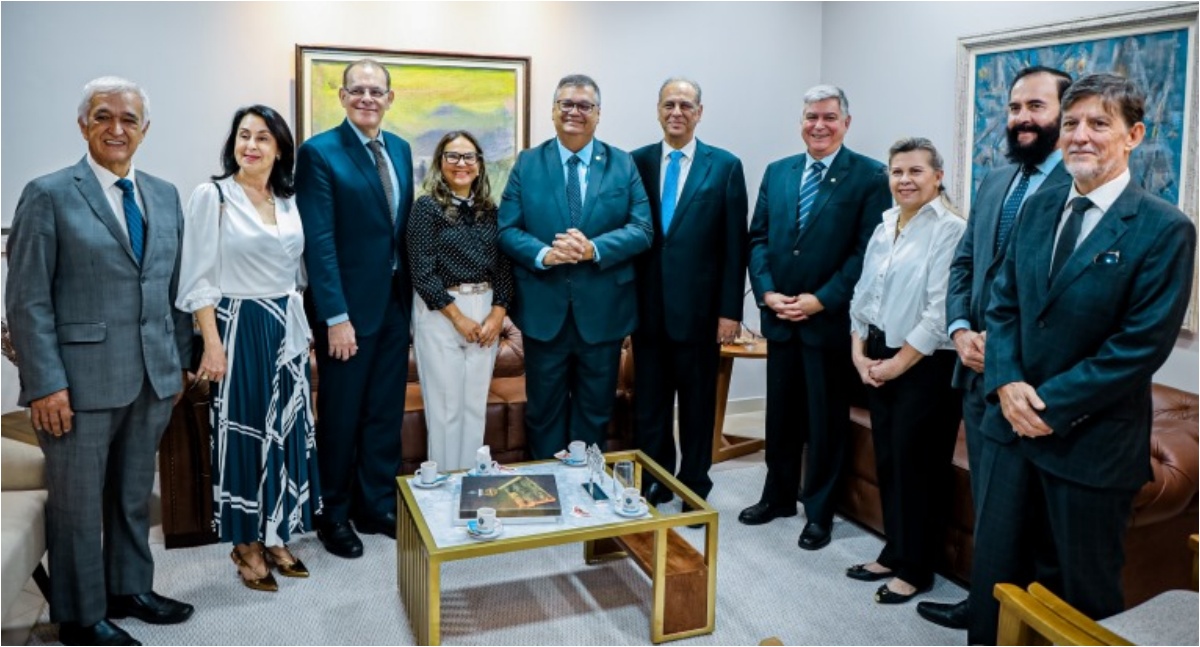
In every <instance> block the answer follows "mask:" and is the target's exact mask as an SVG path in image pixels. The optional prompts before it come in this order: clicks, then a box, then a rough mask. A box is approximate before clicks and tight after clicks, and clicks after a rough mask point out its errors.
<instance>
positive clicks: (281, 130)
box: [212, 104, 296, 198]
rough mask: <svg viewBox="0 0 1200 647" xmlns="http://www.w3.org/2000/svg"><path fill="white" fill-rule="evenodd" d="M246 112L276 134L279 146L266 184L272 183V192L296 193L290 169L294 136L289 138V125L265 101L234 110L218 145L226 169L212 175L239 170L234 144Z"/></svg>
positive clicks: (218, 177) (283, 195)
mask: <svg viewBox="0 0 1200 647" xmlns="http://www.w3.org/2000/svg"><path fill="white" fill-rule="evenodd" d="M246 115H256V116H258V117H259V118H261V119H262V120H263V121H265V122H266V123H267V130H270V131H271V136H272V137H274V138H275V147H276V148H278V149H279V159H277V160H275V165H274V166H272V167H271V177H270V178H269V179H268V180H267V186H270V187H271V193H273V194H275V195H277V196H279V197H281V198H290V197H292V196H293V195H295V193H296V188H295V186H294V185H293V177H294V176H293V172H294V169H295V167H296V140H294V139H292V129H291V128H289V127H288V125H287V122H286V121H284V119H283V117H282V116H281V115H280V114H279V113H278V112H275V110H274V109H272V108H269V107H267V106H264V105H258V104H256V105H253V106H246V107H245V108H240V109H239V110H238V111H237V112H235V113H233V123H232V124H231V125H230V126H229V137H227V138H226V139H225V147H224V148H222V149H221V167H222V168H224V169H225V173H224V174H223V175H214V176H212V179H214V180H223V179H225V178H227V177H229V176H231V175H233V174H234V173H237V172H238V169H239V168H240V167H239V166H238V163H237V157H235V156H234V154H233V147H234V145H235V144H237V135H238V127H239V126H241V125H242V119H243V118H244V117H245V116H246Z"/></svg>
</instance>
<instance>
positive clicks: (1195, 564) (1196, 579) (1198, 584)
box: [1188, 535, 1200, 589]
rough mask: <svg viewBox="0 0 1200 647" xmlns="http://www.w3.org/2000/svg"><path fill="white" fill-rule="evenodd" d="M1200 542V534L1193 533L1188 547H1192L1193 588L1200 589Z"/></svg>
mask: <svg viewBox="0 0 1200 647" xmlns="http://www.w3.org/2000/svg"><path fill="white" fill-rule="evenodd" d="M1198 542H1200V535H1192V536H1191V537H1188V548H1191V549H1192V588H1193V589H1200V554H1198V553H1197V551H1200V547H1197V543H1198Z"/></svg>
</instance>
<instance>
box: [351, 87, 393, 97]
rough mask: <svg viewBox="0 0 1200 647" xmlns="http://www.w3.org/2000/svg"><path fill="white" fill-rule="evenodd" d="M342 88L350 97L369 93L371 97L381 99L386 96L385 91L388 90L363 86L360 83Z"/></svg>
mask: <svg viewBox="0 0 1200 647" xmlns="http://www.w3.org/2000/svg"><path fill="white" fill-rule="evenodd" d="M342 89H343V90H345V91H346V94H348V95H350V96H352V97H361V96H363V95H370V96H371V98H372V99H382V98H384V97H385V96H387V93H388V91H387V90H386V89H384V88H377V87H363V86H361V85H356V86H354V87H352V88H342Z"/></svg>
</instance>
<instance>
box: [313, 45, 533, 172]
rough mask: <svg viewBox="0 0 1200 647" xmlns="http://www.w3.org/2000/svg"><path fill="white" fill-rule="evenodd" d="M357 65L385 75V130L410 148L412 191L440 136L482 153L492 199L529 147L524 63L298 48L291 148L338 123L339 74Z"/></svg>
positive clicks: (506, 59)
mask: <svg viewBox="0 0 1200 647" xmlns="http://www.w3.org/2000/svg"><path fill="white" fill-rule="evenodd" d="M361 58H372V59H375V60H376V61H379V63H380V64H382V65H383V66H384V67H386V68H387V70H388V73H389V74H390V75H391V79H392V90H393V91H394V92H395V93H396V98H395V101H394V102H393V103H392V107H391V109H390V110H388V112H387V114H386V115H385V116H384V122H383V128H384V130H388V131H390V132H392V133H395V134H397V135H399V136H401V137H403V138H404V139H406V140H408V143H409V144H410V145H411V146H412V152H413V181H414V183H415V185H416V186H418V187H420V185H421V182H422V181H423V180H424V179H425V174H426V172H427V171H428V169H429V165H430V164H431V163H432V159H431V158H432V156H433V149H434V147H435V146H436V145H437V142H438V140H439V139H441V137H442V135H444V134H446V133H447V132H449V131H451V130H467V131H470V133H471V134H472V135H475V137H476V138H477V139H478V140H479V142H480V145H481V146H483V154H484V158H485V159H486V160H487V170H488V179H489V180H491V183H492V191H493V193H494V194H495V195H497V196H498V195H499V193H500V191H502V190H503V189H504V184H505V182H506V181H507V180H508V174H509V172H510V171H511V170H512V166H513V164H514V163H515V162H516V159H517V153H518V152H520V151H521V150H523V149H525V148H527V147H528V146H529V79H530V77H529V64H530V60H529V58H527V57H526V58H522V57H499V56H477V55H474V54H440V53H431V52H397V51H388V50H377V49H356V48H350V47H318V46H311V45H297V46H296V123H297V126H296V131H297V132H296V135H297V140H298V141H297V143H300V142H303V141H304V140H305V139H308V138H309V137H311V136H313V135H314V134H316V133H320V132H323V131H325V130H329V129H330V128H333V127H335V126H337V125H338V124H340V123H341V122H342V120H343V119H344V118H345V111H344V110H343V109H342V106H341V102H340V101H339V100H338V90H339V89H340V88H341V87H342V71H343V70H344V69H345V67H346V65H347V64H348V63H351V62H353V61H356V60H358V59H361Z"/></svg>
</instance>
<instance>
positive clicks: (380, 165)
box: [367, 139, 396, 225]
mask: <svg viewBox="0 0 1200 647" xmlns="http://www.w3.org/2000/svg"><path fill="white" fill-rule="evenodd" d="M367 148H370V149H371V153H373V154H374V155H375V171H376V172H377V173H379V182H380V183H381V184H383V194H384V195H385V196H387V203H388V213H389V214H391V219H392V225H395V224H396V210H395V209H394V208H392V205H394V204H396V189H395V187H393V186H392V174H391V173H390V172H389V171H388V165H387V160H386V159H384V157H383V142H381V141H379V140H378V139H372V140H371V141H369V142H367Z"/></svg>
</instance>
